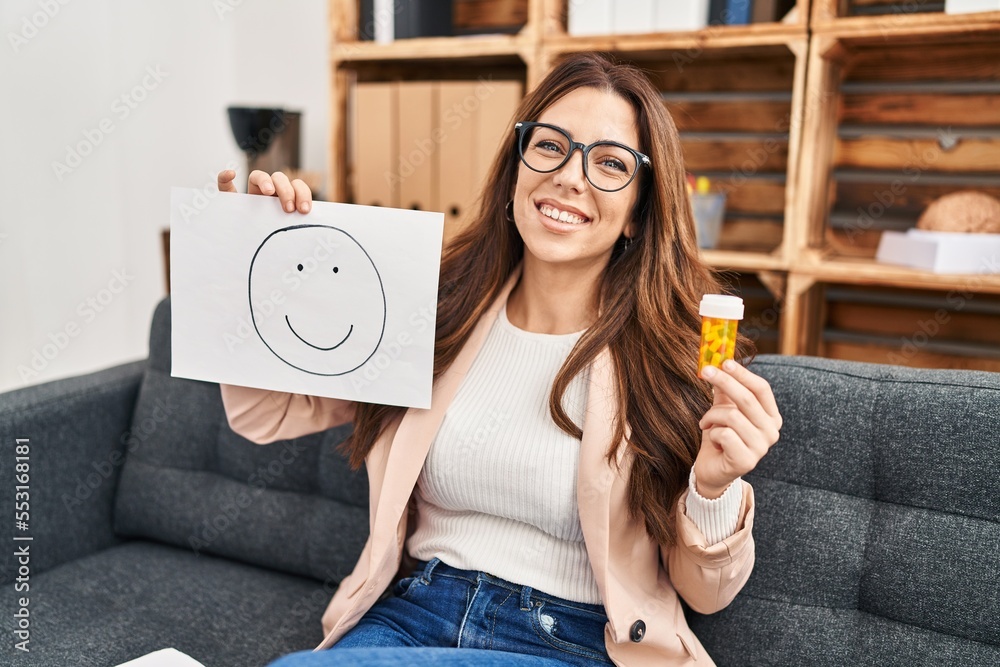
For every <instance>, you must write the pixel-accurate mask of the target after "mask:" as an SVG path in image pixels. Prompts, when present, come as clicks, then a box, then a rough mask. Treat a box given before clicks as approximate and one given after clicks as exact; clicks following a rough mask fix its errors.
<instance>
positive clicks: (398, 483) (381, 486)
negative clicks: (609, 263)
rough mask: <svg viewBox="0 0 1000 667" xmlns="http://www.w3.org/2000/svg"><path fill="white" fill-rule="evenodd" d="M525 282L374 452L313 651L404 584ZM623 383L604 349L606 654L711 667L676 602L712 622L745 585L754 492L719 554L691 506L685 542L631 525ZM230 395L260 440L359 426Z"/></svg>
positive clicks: (347, 410)
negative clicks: (440, 458)
mask: <svg viewBox="0 0 1000 667" xmlns="http://www.w3.org/2000/svg"><path fill="white" fill-rule="evenodd" d="M519 275H520V269H517V270H515V272H514V273H513V274H512V275H511V277H510V279H509V280H508V281H507V283H506V285H505V286H504V289H503V291H502V292H501V294H500V296H499V297H498V298H497V299H496V301H495V302H494V303H493V305H492V306H491V307H490V309H489V310H488V311H487V313H486V314H485V315H484V316H483V317H482V318H481V319H480V321H479V322H478V323H477V324H476V326H475V328H474V330H473V333H472V335H471V336H470V338H469V341H468V342H467V343H466V345H465V347H463V348H462V350H461V351H460V353H459V354H458V356H457V358H456V359H455V361H454V362H453V363H452V365H451V367H450V368H449V369H448V370H447V371H445V372H444V373H443V374H442V375H441V376H440V377H439V378H438V379H437V380H436V381H435V383H434V387H433V392H432V400H431V407H430V408H429V409H426V410H422V409H416V408H411V409H409V410H407V411H406V413H405V414H404V415H403V416H402V418H401V419H396V420H395V422H394V423H392V424H391V425H390V426H389V427H388V428H387V429H386V431H385V433H384V434H383V435H382V437H381V438H380V439H379V440H378V441H377V442H376V443H375V445H374V447H373V449H372V451H371V452H370V453H369V455H368V458H367V459H366V468H367V470H368V480H369V487H370V498H369V500H370V518H369V527H370V534H369V537H368V542H367V543H366V544H365V547H364V550H363V551H362V552H361V556H360V558H359V559H358V562H357V565H356V566H355V567H354V571H353V572H352V573H351V574H350V575H348V576H347V577H346V578H344V580H343V581H342V582H341V584H340V587H339V588H338V589H337V591H336V593H335V594H334V596H333V599H332V600H331V601H330V604H329V606H328V607H327V609H326V611H325V613H324V614H323V618H322V623H323V631H324V632H325V635H326V636H325V637H324V639H323V641H322V642H321V643H320V645H319V646H317V647H316V649H315V650H321V649H325V648H328V647H330V646H331V645H332V644H334V643H335V642H336V641H337V640H338V639H339V638H340V637H341V636H343V635H344V634H345V633H346V632H347V631H348V630H350V629H351V628H352V627H354V625H355V624H356V623H357V622H358V620H359V619H360V618H361V617H362V616H363V615H364V614H365V612H367V611H368V610H369V609H370V608H371V607H372V605H373V604H374V603H375V602H376V601H377V600H378V599H379V597H381V595H382V593H383V592H384V591H385V590H386V588H387V587H388V586H389V585H390V584H391V583H392V580H393V578H394V577H395V576H396V574H397V570H399V568H400V563H401V559H402V555H403V548H404V542H405V539H406V536H407V518H408V512H407V508H408V506H409V505H410V500H411V496H412V493H413V489H414V486H415V484H416V481H417V477H418V475H419V473H420V470H421V468H422V467H423V463H424V459H425V458H426V456H427V452H428V450H429V449H430V445H431V442H432V440H433V439H434V436H435V434H436V433H437V430H438V427H439V426H440V424H441V421H442V419H443V418H444V414H445V411H446V410H447V409H448V405H449V404H450V403H451V401H452V398H453V397H454V396H455V393H456V391H457V390H458V387H459V385H460V384H461V382H462V379H463V378H464V377H465V374H466V373H467V372H468V370H469V367H470V366H471V365H472V361H473V359H475V357H476V354H477V353H478V352H479V350H480V348H481V347H482V345H483V341H484V340H485V339H486V335H487V333H488V332H489V330H490V327H491V326H492V325H493V322H494V321H495V320H496V317H497V314H498V313H499V312H500V308H502V307H503V306H504V304H505V303H506V300H507V296H508V294H510V291H511V289H512V288H513V286H514V285H515V284H516V282H517V278H518V276H519ZM613 380H614V378H613V375H612V366H611V357H610V353H609V352H608V350H607V349H605V350H604V351H603V352H602V353H601V354H600V355H599V356H598V357H597V358H596V359H595V360H594V365H593V366H592V368H591V373H590V385H589V393H588V400H587V412H586V416H585V418H584V424H583V439H582V441H581V443H580V463H579V477H578V483H577V500H578V504H579V508H580V523H581V526H582V528H583V536H584V541H585V543H586V546H587V552H588V554H589V556H590V564H591V566H592V567H593V570H594V576H595V578H596V580H597V587H598V590H599V591H600V594H601V599H602V601H603V603H604V606H605V609H606V611H607V614H608V623H607V624H606V625H605V629H604V638H605V644H606V646H607V651H608V655H609V656H610V657H611V659H612V660H613V661H614V662H615V664H617V665H622V666H628V667H654V666H656V667H663V666H664V665H694V664H697V665H711V664H713V663H712V660H711V658H710V657H709V656H708V655H707V654H706V652H705V649H704V648H703V647H702V645H701V643H700V642H699V641H698V639H697V638H696V637H695V636H694V634H693V633H692V632H691V630H690V628H689V627H688V625H687V622H686V621H685V619H684V614H683V610H682V609H681V605H680V602H679V600H678V595H680V596H681V597H683V598H684V600H685V601H686V602H687V603H688V604H689V605H690V606H691V607H692V608H693V609H695V610H696V611H699V612H701V613H712V612H715V611H718V610H719V609H722V608H723V607H725V606H726V605H728V604H729V603H730V602H731V601H732V599H733V598H734V597H735V596H736V594H737V593H738V592H739V590H740V589H741V588H742V587H743V584H744V583H745V582H746V580H747V578H748V577H749V576H750V571H751V570H752V568H753V562H754V543H753V537H752V536H751V528H752V525H753V490H752V489H751V487H750V485H749V484H744V493H743V501H742V504H741V508H740V520H739V523H738V524H737V532H736V533H735V534H734V535H732V536H731V537H729V538H727V539H725V540H723V541H722V542H719V543H717V544H714V545H712V546H706V544H705V538H704V536H703V535H702V534H701V532H700V531H699V530H698V528H697V527H696V526H695V524H694V523H693V522H692V521H691V520H690V519H689V518H688V517H687V516H686V514H685V512H684V502H683V498H682V501H681V502H680V503H678V507H677V525H678V536H679V543H678V545H677V546H676V547H674V548H669V549H668V548H663V547H660V546H659V545H658V544H657V543H656V542H654V541H653V540H652V539H651V538H650V537H649V536H648V535H647V533H646V531H645V529H644V527H643V524H642V522H641V521H630V520H628V512H627V509H626V497H627V496H626V485H627V483H628V463H629V461H628V454H627V452H626V448H625V447H624V445H625V443H624V441H623V442H622V443H620V444H619V456H618V459H619V461H620V462H621V463H622V473H621V474H618V473H616V472H615V470H614V469H613V468H612V467H611V466H609V465H608V464H607V463H606V462H605V460H604V456H605V452H606V451H608V449H609V444H610V442H609V441H610V439H611V427H612V420H613V418H614V415H615V411H616V406H617V401H616V397H615V382H614V381H613ZM222 398H223V402H224V404H225V408H226V415H227V417H228V420H229V423H230V425H231V426H232V428H233V430H235V431H236V432H237V433H240V434H241V435H243V436H245V437H247V438H249V439H250V440H253V441H255V442H259V443H266V442H272V441H274V440H279V439H284V438H291V437H297V436H301V435H304V434H307V433H313V432H316V431H321V430H325V429H327V428H331V427H333V426H336V425H338V424H343V423H346V422H348V421H351V419H352V418H353V413H354V404H353V403H352V402H349V401H342V400H336V399H326V398H318V397H314V396H305V395H301V394H287V393H284V392H271V391H266V390H260V389H250V388H247V387H236V386H231V385H223V386H222Z"/></svg>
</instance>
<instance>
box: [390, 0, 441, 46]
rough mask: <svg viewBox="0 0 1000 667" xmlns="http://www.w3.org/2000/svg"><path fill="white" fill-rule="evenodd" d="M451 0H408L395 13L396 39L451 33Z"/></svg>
mask: <svg viewBox="0 0 1000 667" xmlns="http://www.w3.org/2000/svg"><path fill="white" fill-rule="evenodd" d="M451 2H452V0H410V2H404V3H401V5H399V9H400V11H398V12H397V13H396V18H395V35H396V39H409V38H411V37H446V36H448V35H451V32H452V25H451Z"/></svg>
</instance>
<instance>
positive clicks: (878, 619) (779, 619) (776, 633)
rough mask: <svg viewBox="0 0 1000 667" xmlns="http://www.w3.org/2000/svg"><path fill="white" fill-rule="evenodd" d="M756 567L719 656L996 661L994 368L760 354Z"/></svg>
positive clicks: (718, 620) (712, 634) (999, 384)
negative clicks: (764, 424)
mask: <svg viewBox="0 0 1000 667" xmlns="http://www.w3.org/2000/svg"><path fill="white" fill-rule="evenodd" d="M752 368H753V370H754V371H755V372H757V373H758V374H760V375H762V376H763V377H765V378H767V379H768V381H769V382H770V383H771V386H772V387H773V389H774V392H775V396H776V399H777V402H778V405H779V407H780V409H781V411H782V414H783V416H784V420H785V421H784V427H783V429H782V435H781V440H780V441H779V442H778V444H777V445H775V447H774V448H773V449H772V451H771V453H770V454H769V455H768V456H767V457H765V458H764V460H762V461H761V464H760V466H759V467H758V469H757V470H755V471H754V472H753V473H751V474H750V475H748V476H747V481H749V482H750V483H751V484H753V486H754V490H755V492H756V499H757V512H756V518H755V524H754V535H755V540H756V565H755V568H754V572H753V574H752V575H751V577H750V580H749V581H748V582H747V585H746V587H745V588H744V589H743V591H742V592H741V593H740V595H739V596H738V597H737V599H736V600H735V601H734V602H733V603H732V604H731V605H730V606H729V607H728V608H727V609H725V610H723V611H722V612H720V613H718V614H714V615H712V616H701V615H698V614H695V613H691V614H690V615H689V620H690V623H691V626H692V628H693V629H694V631H695V633H696V634H697V635H698V636H699V638H700V639H701V640H702V642H703V643H704V644H705V647H706V648H707V649H708V652H709V654H710V655H712V657H713V658H714V659H715V660H716V661H717V662H718V664H720V665H946V664H947V665H959V664H961V665H998V664H1000V478H998V475H1000V374H996V373H984V372H974V371H931V370H912V369H906V368H901V367H894V366H883V365H875V364H860V363H851V362H843V361H831V360H825V359H816V358H806V357H778V356H762V357H760V358H759V359H758V360H757V361H756V362H755V363H754V365H753V367H752Z"/></svg>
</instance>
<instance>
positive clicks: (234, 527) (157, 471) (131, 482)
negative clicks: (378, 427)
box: [115, 299, 368, 581]
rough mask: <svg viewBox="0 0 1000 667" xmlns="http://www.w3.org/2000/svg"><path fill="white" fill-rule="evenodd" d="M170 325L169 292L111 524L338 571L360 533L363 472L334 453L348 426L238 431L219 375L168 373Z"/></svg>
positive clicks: (363, 534) (352, 555)
mask: <svg viewBox="0 0 1000 667" xmlns="http://www.w3.org/2000/svg"><path fill="white" fill-rule="evenodd" d="M170 330H171V325H170V301H169V299H165V300H164V301H162V302H161V303H160V304H159V306H158V307H157V309H156V313H155V314H154V316H153V326H152V330H151V334H150V343H149V364H148V367H147V371H146V374H145V377H144V378H143V382H142V386H141V387H140V390H139V397H138V401H137V404H136V409H135V414H134V417H133V420H132V428H131V432H130V437H129V438H128V439H127V441H126V448H127V450H128V453H127V456H126V460H125V463H124V465H123V467H122V472H121V479H120V483H119V487H118V491H117V496H116V499H115V530H116V532H117V533H118V534H119V535H123V536H138V537H145V538H150V539H154V540H159V541H161V542H165V543H167V544H172V545H175V546H178V547H184V548H186V549H192V550H195V551H197V552H200V553H201V552H204V553H211V554H217V555H222V556H228V557H230V558H235V559H238V560H242V561H245V562H248V563H253V564H256V565H262V566H265V567H271V568H275V569H278V570H282V571H285V572H291V573H294V574H300V575H306V576H311V577H314V578H316V579H320V580H331V581H340V579H342V578H343V577H344V576H345V575H346V574H348V573H350V571H351V569H352V568H353V567H354V564H355V563H356V561H357V558H358V555H359V554H360V553H361V549H362V547H363V546H364V542H365V540H366V539H367V536H368V482H367V476H366V474H365V472H364V470H360V471H357V472H352V471H351V470H350V468H349V466H348V465H347V462H346V460H345V459H344V457H342V456H341V455H340V454H338V453H337V452H336V451H335V447H336V445H337V444H338V443H339V442H341V441H342V440H343V439H344V438H345V437H346V436H347V435H349V434H350V426H349V425H347V426H343V427H340V428H335V429H331V430H329V431H327V432H324V433H317V434H313V435H310V436H307V437H303V438H298V439H295V440H288V441H281V442H275V443H271V444H269V445H258V444H255V443H253V442H251V441H249V440H247V439H245V438H243V437H241V436H239V435H237V434H235V433H234V432H233V431H232V430H231V429H230V428H229V425H228V423H227V421H226V415H225V411H224V409H223V406H222V399H221V397H220V393H219V386H218V385H217V384H214V383H209V382H197V381H193V380H186V379H181V378H172V377H170Z"/></svg>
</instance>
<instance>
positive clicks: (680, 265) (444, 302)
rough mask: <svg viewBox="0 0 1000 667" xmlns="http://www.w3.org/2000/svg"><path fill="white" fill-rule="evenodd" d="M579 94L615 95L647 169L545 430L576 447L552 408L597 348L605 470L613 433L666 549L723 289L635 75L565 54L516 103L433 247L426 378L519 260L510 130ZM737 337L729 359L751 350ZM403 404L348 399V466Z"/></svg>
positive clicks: (669, 143)
mask: <svg viewBox="0 0 1000 667" xmlns="http://www.w3.org/2000/svg"><path fill="white" fill-rule="evenodd" d="M581 87H592V88H596V89H599V90H603V91H607V92H610V93H613V94H616V95H618V96H620V97H621V98H622V99H624V100H625V101H627V102H629V103H630V104H631V105H632V108H633V109H634V110H635V115H636V120H637V123H638V130H639V141H640V146H639V150H641V151H643V152H645V153H646V154H647V155H648V156H649V158H650V161H651V166H652V169H648V170H647V169H643V170H642V171H641V172H640V176H639V179H640V181H639V183H637V184H636V185H635V186H630V187H639V188H640V194H639V197H638V198H637V201H636V205H635V210H634V212H633V220H634V221H635V222H636V231H635V235H634V236H633V237H632V242H631V246H630V247H629V248H628V249H625V247H624V244H622V243H619V244H616V246H615V248H614V250H613V251H612V254H611V258H610V260H609V262H608V266H607V268H606V270H605V271H604V274H603V277H602V279H601V281H600V285H599V287H598V298H599V304H600V306H599V315H598V318H597V321H596V322H594V324H593V325H592V326H591V327H590V328H589V329H587V331H586V332H585V333H584V334H583V335H582V336H581V337H580V339H579V340H578V341H577V343H576V345H575V347H574V348H573V350H572V351H571V352H570V354H569V357H568V358H567V359H566V362H565V363H564V364H563V366H562V368H561V369H560V370H559V373H558V374H557V375H556V379H555V382H554V383H553V385H552V391H551V393H550V395H549V411H550V413H551V415H552V418H553V420H554V421H555V423H556V424H558V425H559V427H560V428H561V429H562V430H563V431H565V432H566V433H568V434H570V435H573V436H575V437H577V438H580V437H581V436H582V433H583V432H582V430H581V428H580V427H579V426H577V425H576V424H574V423H573V422H572V421H571V420H570V418H569V416H568V415H567V414H566V411H565V410H564V409H563V407H562V396H563V393H564V392H565V391H566V388H567V386H568V385H569V383H570V381H571V380H572V379H573V377H574V376H576V375H577V374H578V373H579V372H581V371H582V370H584V369H586V368H587V366H588V365H589V364H590V363H591V361H593V359H594V358H595V357H596V356H597V355H598V353H599V352H600V351H601V350H602V349H604V348H605V347H607V348H609V350H610V353H611V357H612V359H613V361H614V374H615V376H616V378H617V391H618V397H619V409H618V418H617V419H616V420H615V424H614V429H613V434H614V435H613V438H612V441H611V442H610V443H609V449H608V451H607V459H608V463H609V465H616V464H617V460H618V459H617V452H618V447H619V443H620V442H621V441H622V439H623V438H624V437H625V424H626V423H627V424H628V426H629V428H630V429H631V433H630V435H629V438H628V450H629V452H630V453H631V454H632V457H631V467H630V471H629V482H628V510H629V516H630V518H632V519H633V520H635V519H637V518H640V517H641V519H642V520H643V521H644V522H645V526H646V530H647V532H648V533H649V535H650V536H651V537H652V538H653V539H654V540H656V541H657V542H658V543H660V544H663V545H672V544H674V542H675V540H676V527H675V525H674V520H673V514H672V512H673V507H674V505H675V503H676V501H677V499H678V498H679V497H680V495H681V493H682V492H683V491H684V490H685V489H686V488H687V475H688V472H689V471H690V469H691V466H692V465H693V463H694V459H695V455H696V454H697V452H698V448H699V446H700V442H701V431H700V429H699V428H698V421H699V420H700V419H701V416H702V415H703V414H704V413H705V411H706V410H708V408H709V407H710V406H711V403H712V395H711V391H710V389H709V385H708V384H707V383H705V382H703V381H701V380H699V379H698V378H697V357H698V343H699V336H700V329H701V318H700V317H699V315H698V305H699V302H700V299H701V295H702V294H706V293H718V292H721V291H722V290H721V289H720V285H719V283H718V281H717V280H716V279H715V277H714V275H713V273H712V271H711V270H710V269H709V268H708V267H706V266H705V265H704V264H703V263H702V262H701V260H700V259H699V257H698V247H697V242H696V239H695V228H694V222H693V217H692V214H691V207H690V203H689V201H688V197H687V190H686V184H685V173H684V166H683V156H682V155H681V148H680V140H679V138H678V136H677V129H676V127H675V126H674V123H673V121H672V120H671V119H670V116H669V115H668V114H667V112H666V110H665V109H664V107H663V104H662V102H661V100H660V95H659V93H658V92H657V91H656V89H655V88H654V87H653V86H652V84H651V83H650V82H649V80H648V79H647V78H646V77H645V76H644V75H643V74H642V72H641V71H639V70H638V69H636V68H634V67H631V66H629V65H625V64H619V63H616V62H614V61H613V60H612V59H611V58H610V57H609V56H605V55H601V54H593V53H585V54H575V55H571V56H569V57H567V58H565V59H563V60H562V61H560V62H559V63H558V64H557V65H556V66H555V67H554V68H553V69H552V70H551V71H550V72H549V74H548V75H547V76H546V77H545V79H544V80H543V81H542V82H541V83H540V84H539V85H538V87H537V88H535V89H534V90H533V91H531V92H530V93H529V94H528V95H527V96H526V97H525V98H524V99H523V100H522V101H521V103H520V104H519V105H518V107H517V110H516V112H515V117H514V118H513V119H512V122H511V124H510V128H509V132H508V135H507V138H506V139H505V140H504V141H503V142H502V143H501V146H500V149H499V151H498V152H497V155H496V157H495V158H494V159H493V164H492V167H491V169H490V174H489V177H488V179H487V181H486V182H487V183H488V184H489V185H488V186H487V187H486V189H485V191H484V192H483V193H482V194H481V196H480V200H479V210H478V215H477V216H476V217H475V218H474V219H473V220H472V222H471V223H470V224H469V225H468V226H467V227H466V228H465V229H464V230H463V231H462V232H461V233H460V234H459V235H457V236H456V237H455V238H454V239H453V240H452V242H451V243H450V244H449V245H448V247H447V248H446V249H445V251H444V256H443V258H442V261H441V274H440V283H439V291H438V307H437V329H436V338H435V346H434V378H435V379H437V377H438V376H440V375H441V374H442V373H443V372H444V371H445V370H446V369H447V368H448V366H449V365H450V364H451V363H452V362H453V361H454V360H455V357H456V356H457V355H458V352H459V350H461V348H462V346H463V345H464V344H465V342H466V341H467V339H468V338H469V335H470V333H471V332H472V330H473V327H474V326H475V324H476V322H477V321H478V320H479V319H480V317H482V315H483V314H484V313H485V311H486V310H487V309H488V308H489V306H490V305H491V304H492V303H493V301H494V300H495V299H496V298H497V296H499V293H500V291H501V289H502V288H503V286H504V284H505V282H506V281H507V279H508V278H509V277H510V275H511V272H512V271H513V270H514V269H515V268H516V267H517V265H518V263H519V262H520V261H521V259H522V257H523V254H524V243H523V241H522V239H521V236H520V234H519V233H518V231H517V228H516V226H515V225H514V224H513V223H512V222H510V221H508V220H507V218H506V215H505V207H506V205H507V202H508V201H509V200H510V199H511V198H512V196H513V193H514V188H515V184H516V181H517V173H518V164H519V157H518V152H517V143H516V139H515V136H514V131H513V121H515V120H523V121H531V120H537V119H538V117H539V115H540V114H541V113H542V112H543V111H544V110H545V109H546V108H548V107H549V105H551V104H552V103H553V102H555V101H556V100H558V99H559V98H561V97H562V96H564V95H566V94H567V93H569V92H571V91H573V90H575V89H577V88H581ZM752 349H753V347H752V343H751V342H750V341H749V340H748V339H747V338H745V337H742V336H741V337H740V340H739V342H738V345H737V355H738V358H744V357H746V356H748V355H750V354H752ZM403 412H405V408H401V407H395V406H385V405H376V404H371V403H359V404H358V406H357V409H356V413H355V421H354V434H353V436H352V437H351V438H350V439H349V440H348V441H346V442H345V443H344V444H343V445H342V446H341V447H342V448H343V449H342V451H344V452H345V453H347V454H348V455H349V457H350V462H351V465H352V466H353V467H355V468H358V467H360V466H361V464H362V463H363V461H364V459H365V457H366V456H367V455H368V453H369V452H370V451H371V449H372V447H373V445H374V443H375V441H376V440H377V439H378V436H379V435H380V434H381V433H382V431H383V430H384V429H385V428H386V426H387V425H388V424H389V423H390V422H392V421H393V418H397V417H400V416H401V415H402V413H403Z"/></svg>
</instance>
